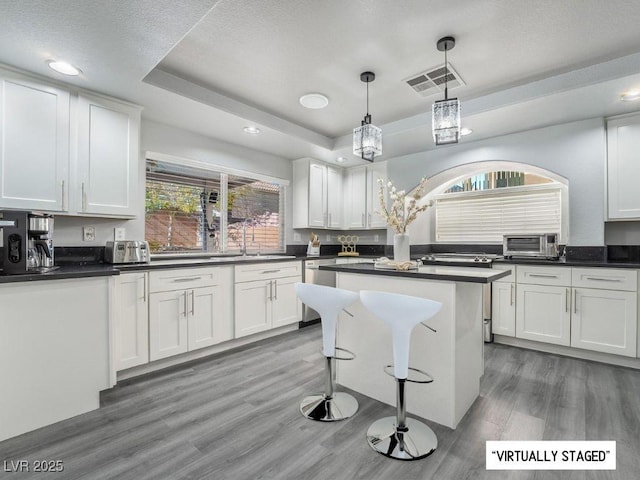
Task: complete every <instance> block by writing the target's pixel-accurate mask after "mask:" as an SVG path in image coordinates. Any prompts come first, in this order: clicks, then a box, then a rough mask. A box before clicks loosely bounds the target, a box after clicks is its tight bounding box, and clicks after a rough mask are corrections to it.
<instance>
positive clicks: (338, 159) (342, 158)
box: [336, 157, 347, 163]
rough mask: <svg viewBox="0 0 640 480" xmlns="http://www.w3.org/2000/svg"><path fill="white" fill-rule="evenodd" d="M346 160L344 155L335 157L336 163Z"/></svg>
mask: <svg viewBox="0 0 640 480" xmlns="http://www.w3.org/2000/svg"><path fill="white" fill-rule="evenodd" d="M346 161H347V159H346V158H344V157H338V158H336V162H338V163H344V162H346Z"/></svg>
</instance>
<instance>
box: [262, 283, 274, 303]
mask: <svg viewBox="0 0 640 480" xmlns="http://www.w3.org/2000/svg"><path fill="white" fill-rule="evenodd" d="M264 286H265V287H267V286H268V287H269V293H268V294H267V295H268V300H269V301H271V291H272V290H271V287H272V285H271V280H269V283H265V284H264Z"/></svg>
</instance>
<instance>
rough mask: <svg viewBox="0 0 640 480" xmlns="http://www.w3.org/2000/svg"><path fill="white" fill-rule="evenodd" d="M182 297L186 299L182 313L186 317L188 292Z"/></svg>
mask: <svg viewBox="0 0 640 480" xmlns="http://www.w3.org/2000/svg"><path fill="white" fill-rule="evenodd" d="M182 295H183V297H184V309H183V311H182V313H183V314H184V316H185V317H186V316H187V291H186V290H185V291H184V293H183V294H182Z"/></svg>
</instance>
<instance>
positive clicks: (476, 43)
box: [0, 0, 640, 165]
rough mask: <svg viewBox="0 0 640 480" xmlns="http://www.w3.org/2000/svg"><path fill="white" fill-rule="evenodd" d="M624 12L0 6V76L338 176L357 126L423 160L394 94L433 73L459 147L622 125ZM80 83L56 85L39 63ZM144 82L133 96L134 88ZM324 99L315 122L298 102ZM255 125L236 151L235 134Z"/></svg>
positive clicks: (63, 3) (28, 1) (410, 118)
mask: <svg viewBox="0 0 640 480" xmlns="http://www.w3.org/2000/svg"><path fill="white" fill-rule="evenodd" d="M639 6H640V5H639V3H638V2H637V1H631V0H607V1H603V0H536V1H533V2H532V1H524V0H501V1H498V0H456V1H453V2H452V1H450V0H448V1H440V0H430V1H426V0H420V1H418V0H396V1H393V0H348V1H345V0H340V1H339V0H321V1H317V0H315V1H312V0H269V1H266V0H265V1H258V0H180V1H179V2H176V1H169V0H109V1H104V0H84V1H78V0H75V1H71V0H24V1H15V0H0V63H3V64H5V65H9V66H11V67H17V68H19V69H23V70H27V71H29V72H33V73H36V74H39V75H44V76H47V77H49V78H52V79H55V80H57V81H61V82H66V83H71V84H75V85H78V86H80V87H82V88H85V89H89V90H94V91H97V92H102V93H106V94H110V95H114V96H116V97H120V98H122V99H125V100H130V101H132V102H136V103H138V104H140V105H142V106H143V107H144V110H143V117H144V118H146V119H150V120H154V121H157V122H161V123H165V124H169V125H172V126H176V127H180V128H184V129H187V130H191V131H193V132H196V133H199V134H201V135H205V136H208V137H212V138H217V139H221V140H224V141H226V142H229V143H232V144H238V145H242V146H245V147H249V148H251V149H255V150H259V151H263V152H268V153H271V154H274V155H278V156H280V157H284V158H299V157H302V156H313V157H315V158H318V159H322V160H326V161H335V159H336V158H337V157H338V156H341V155H344V156H346V157H347V158H348V159H349V160H348V162H347V165H352V164H355V163H358V162H360V160H359V159H358V157H355V156H353V155H351V153H350V149H351V135H350V132H351V130H352V128H353V127H355V126H356V125H358V124H359V122H360V120H361V118H362V116H363V114H364V113H365V87H364V84H363V83H362V82H360V80H359V74H360V72H362V71H364V70H373V71H374V72H375V73H376V75H377V79H376V81H375V82H374V83H373V84H372V85H371V90H370V94H371V95H370V97H371V102H370V112H371V113H372V114H373V120H374V123H375V124H377V125H378V126H381V127H382V128H383V132H384V133H383V135H384V141H383V144H384V152H383V155H382V157H381V159H386V158H391V157H394V156H398V155H404V154H408V153H414V152H418V151H422V150H429V149H432V148H435V147H434V145H433V142H432V140H431V135H430V129H431V119H430V107H431V103H432V101H433V100H434V99H435V98H437V97H436V96H434V97H430V98H424V97H421V96H420V95H418V94H417V93H415V92H414V91H413V90H412V89H411V88H409V87H408V86H407V85H405V84H404V83H403V82H402V80H403V79H405V78H407V77H409V76H411V75H413V74H415V73H418V72H421V71H423V70H425V69H427V68H430V67H433V66H436V65H439V64H441V63H442V61H443V55H442V53H440V52H438V51H437V50H436V47H435V43H436V41H437V39H438V38H440V37H442V36H445V35H454V36H455V37H456V39H457V45H456V47H455V49H454V50H453V51H452V52H451V53H450V55H449V61H450V63H451V64H452V65H453V66H454V68H455V69H456V71H457V72H458V73H459V74H460V76H461V77H462V78H463V80H464V82H465V86H463V87H460V88H458V89H456V90H454V91H452V92H451V93H452V94H455V95H456V96H459V97H460V98H461V100H462V102H463V103H462V118H463V125H466V126H469V127H471V128H473V130H474V133H473V135H471V136H469V137H464V138H463V139H462V140H461V141H462V142H473V141H474V140H477V139H481V138H488V137H493V136H497V135H502V134H506V133H511V132H515V131H520V130H525V129H531V128H537V127H542V126H546V125H551V124H555V123H562V122H568V121H572V120H578V119H582V118H589V117H602V116H608V115H615V114H619V113H625V112H629V111H634V110H638V108H640V105H638V104H633V103H623V102H619V101H618V97H619V95H620V93H621V92H622V91H624V90H626V89H629V88H632V87H635V88H640V77H639V73H640V53H639V52H640V29H638V28H637V25H639V24H640V8H638V7H639ZM50 58H60V59H65V60H68V61H70V62H71V63H73V64H75V65H77V66H79V67H80V68H81V69H82V70H83V74H82V75H81V76H79V77H77V78H70V77H62V76H60V75H58V74H56V73H55V72H53V71H52V70H50V69H49V68H48V67H47V66H46V63H45V61H46V60H47V59H50ZM143 79H144V81H143ZM311 91H319V92H322V93H324V94H326V95H327V96H328V97H329V98H330V102H331V103H330V104H329V106H328V107H327V108H326V109H324V110H307V109H304V108H303V107H301V106H300V105H299V104H298V98H299V96H300V95H302V94H303V93H308V92H311ZM250 124H251V125H257V126H259V127H260V128H261V130H262V133H261V134H260V135H258V136H248V135H246V134H244V133H243V131H242V128H243V127H244V126H246V125H250Z"/></svg>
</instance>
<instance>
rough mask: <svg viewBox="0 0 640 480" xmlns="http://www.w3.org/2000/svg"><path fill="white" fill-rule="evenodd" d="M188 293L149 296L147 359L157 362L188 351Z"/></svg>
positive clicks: (153, 294)
mask: <svg viewBox="0 0 640 480" xmlns="http://www.w3.org/2000/svg"><path fill="white" fill-rule="evenodd" d="M187 297H188V291H187V290H181V291H177V292H160V293H152V294H150V295H149V317H150V319H149V320H150V321H149V358H150V360H152V361H153V360H158V359H160V358H166V357H171V356H173V355H177V354H179V353H184V352H186V351H187V349H188V346H189V345H188V340H187V316H188V314H189V313H188V306H189V305H188V304H189V302H188V298H187Z"/></svg>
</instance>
